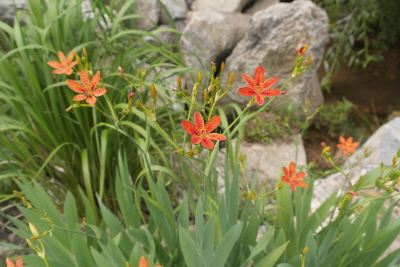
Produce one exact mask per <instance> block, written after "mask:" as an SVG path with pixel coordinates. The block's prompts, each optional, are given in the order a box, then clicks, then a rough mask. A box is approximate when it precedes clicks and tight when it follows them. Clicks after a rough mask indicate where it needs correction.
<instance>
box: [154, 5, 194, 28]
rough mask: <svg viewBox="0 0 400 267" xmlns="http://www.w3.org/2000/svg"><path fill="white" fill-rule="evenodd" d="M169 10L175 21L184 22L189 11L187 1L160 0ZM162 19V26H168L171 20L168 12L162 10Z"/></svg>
mask: <svg viewBox="0 0 400 267" xmlns="http://www.w3.org/2000/svg"><path fill="white" fill-rule="evenodd" d="M160 1H161V3H163V4H164V5H165V7H166V8H167V9H168V12H169V14H170V15H171V17H172V19H173V20H184V19H186V15H187V13H188V11H189V9H188V6H187V5H186V1H185V0H160ZM160 16H161V17H160V19H161V23H162V24H168V22H169V20H168V17H167V14H166V12H165V11H164V9H163V8H161V14H160Z"/></svg>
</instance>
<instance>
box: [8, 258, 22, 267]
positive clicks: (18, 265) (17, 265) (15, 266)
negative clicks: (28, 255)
mask: <svg viewBox="0 0 400 267" xmlns="http://www.w3.org/2000/svg"><path fill="white" fill-rule="evenodd" d="M6 264H7V267H24V263H23V262H22V258H21V257H18V258H17V261H16V262H15V264H14V262H13V261H12V260H10V259H9V258H7V259H6Z"/></svg>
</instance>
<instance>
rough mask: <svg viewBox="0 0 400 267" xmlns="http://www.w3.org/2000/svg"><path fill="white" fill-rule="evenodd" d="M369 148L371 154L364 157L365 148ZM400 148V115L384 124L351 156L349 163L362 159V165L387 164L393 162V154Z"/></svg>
mask: <svg viewBox="0 0 400 267" xmlns="http://www.w3.org/2000/svg"><path fill="white" fill-rule="evenodd" d="M365 148H368V150H369V151H371V155H370V156H369V157H368V158H365V159H363V153H364V149H365ZM398 149H400V117H396V118H394V119H393V120H391V121H389V122H387V123H385V124H384V125H382V126H381V127H380V128H379V129H378V130H377V131H376V132H375V133H374V134H373V135H371V137H370V138H368V140H367V141H366V142H365V143H364V144H363V145H362V147H361V148H360V149H358V150H357V152H356V153H354V154H353V155H352V156H351V157H350V158H349V163H350V164H353V163H355V162H357V161H359V160H360V159H362V160H361V162H360V164H361V165H373V164H375V165H377V164H378V162H383V163H384V164H386V165H391V164H392V159H393V156H395V155H396V154H397V150H398Z"/></svg>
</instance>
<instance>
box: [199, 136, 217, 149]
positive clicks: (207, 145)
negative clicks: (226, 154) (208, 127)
mask: <svg viewBox="0 0 400 267" xmlns="http://www.w3.org/2000/svg"><path fill="white" fill-rule="evenodd" d="M201 144H202V145H203V146H204V147H205V148H208V149H213V148H214V143H213V142H212V141H211V140H210V139H207V138H202V139H201Z"/></svg>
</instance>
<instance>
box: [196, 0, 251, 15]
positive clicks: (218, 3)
mask: <svg viewBox="0 0 400 267" xmlns="http://www.w3.org/2000/svg"><path fill="white" fill-rule="evenodd" d="M250 2H251V0H196V1H194V2H193V4H192V10H193V11H207V10H214V11H217V12H224V13H233V12H241V11H242V9H243V8H244V7H245V6H246V5H247V4H248V3H250Z"/></svg>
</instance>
